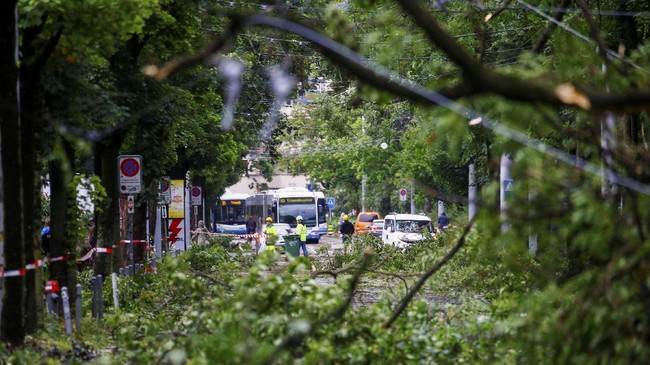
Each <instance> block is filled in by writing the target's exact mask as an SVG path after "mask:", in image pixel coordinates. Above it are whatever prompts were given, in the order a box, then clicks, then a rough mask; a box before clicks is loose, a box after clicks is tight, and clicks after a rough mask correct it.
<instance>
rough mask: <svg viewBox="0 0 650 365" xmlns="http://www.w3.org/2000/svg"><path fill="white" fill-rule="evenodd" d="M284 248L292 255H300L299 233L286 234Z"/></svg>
mask: <svg viewBox="0 0 650 365" xmlns="http://www.w3.org/2000/svg"><path fill="white" fill-rule="evenodd" d="M284 250H285V251H286V252H287V253H288V254H289V255H291V256H294V257H296V256H300V236H299V235H297V234H290V235H286V236H284Z"/></svg>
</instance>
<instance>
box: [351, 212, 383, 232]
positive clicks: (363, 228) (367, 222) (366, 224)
mask: <svg viewBox="0 0 650 365" xmlns="http://www.w3.org/2000/svg"><path fill="white" fill-rule="evenodd" d="M375 219H381V216H380V215H379V213H377V212H361V213H359V214H358V215H357V219H356V221H355V222H354V233H370V226H372V221H374V220H375Z"/></svg>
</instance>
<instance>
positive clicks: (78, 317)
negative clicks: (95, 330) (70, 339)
mask: <svg viewBox="0 0 650 365" xmlns="http://www.w3.org/2000/svg"><path fill="white" fill-rule="evenodd" d="M76 288H77V300H76V301H75V308H74V309H75V326H76V327H75V328H76V329H77V331H79V329H80V328H81V284H77V286H76Z"/></svg>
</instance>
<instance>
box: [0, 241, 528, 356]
mask: <svg viewBox="0 0 650 365" xmlns="http://www.w3.org/2000/svg"><path fill="white" fill-rule="evenodd" d="M452 235H453V234H452ZM449 238H451V237H449ZM369 240H371V238H370V237H367V238H366V239H365V240H364V239H361V238H360V239H359V240H356V241H355V242H354V243H353V244H352V247H351V250H350V253H347V254H343V253H339V254H336V255H335V256H334V257H333V260H332V263H331V264H328V263H327V262H325V261H323V262H321V261H314V262H313V263H310V262H307V261H305V260H304V259H302V258H301V259H297V260H291V262H289V263H285V262H284V257H281V256H280V257H274V256H272V255H271V256H266V255H264V256H260V257H259V259H258V260H254V256H249V255H242V254H241V253H240V251H239V250H234V251H228V250H226V249H224V248H223V247H222V246H221V245H220V244H214V245H212V246H210V247H207V248H199V249H192V250H190V251H189V252H187V253H186V254H185V255H183V256H182V257H181V258H179V259H166V260H165V262H164V264H163V265H162V266H161V267H160V268H159V273H158V274H147V275H138V276H136V277H133V278H130V277H121V278H120V279H119V280H120V283H119V290H120V292H119V293H120V294H119V298H120V309H119V310H114V309H111V308H110V304H111V301H105V303H106V305H108V306H109V308H107V309H106V319H105V323H103V324H99V325H98V324H97V323H95V322H91V321H90V320H84V323H83V328H82V330H81V331H80V332H78V333H76V334H75V337H74V341H78V342H79V343H80V344H81V345H78V346H81V347H83V348H87V349H90V350H91V351H90V353H91V354H94V355H93V356H96V357H98V358H99V359H98V361H100V362H102V363H103V362H107V363H116V364H117V363H124V362H134V363H151V362H158V361H162V362H163V363H185V362H186V361H189V363H193V364H203V363H206V364H207V363H214V362H215V361H217V362H220V363H233V364H235V363H264V362H265V360H266V359H268V357H269V356H270V355H271V353H272V352H273V351H274V349H275V348H276V347H277V346H278V345H279V343H280V342H281V340H282V339H283V338H285V337H286V336H289V335H291V334H295V333H300V332H301V331H303V332H308V331H311V335H310V336H308V337H307V338H305V340H304V342H301V343H294V344H292V345H291V346H289V347H288V348H286V349H283V351H281V352H280V353H279V357H278V358H277V359H276V360H277V362H278V363H287V362H291V361H294V360H295V361H297V360H299V359H300V361H301V363H309V364H318V363H323V362H325V363H368V362H369V361H370V362H373V363H395V362H398V363H427V362H438V363H449V364H452V363H458V362H459V361H464V362H484V361H491V360H494V361H500V360H503V361H506V360H508V359H514V358H515V356H516V355H517V352H508V351H503V352H501V350H500V349H498V348H496V347H494V340H495V338H500V337H501V336H502V335H500V334H499V333H498V332H495V331H494V329H495V326H496V325H497V323H498V322H499V321H498V313H497V312H498V310H497V309H496V307H494V306H493V305H491V304H490V302H492V301H503V300H504V299H505V298H507V297H508V295H510V294H512V293H514V292H517V291H521V289H522V288H525V287H526V285H527V284H528V283H526V282H525V281H523V280H524V279H521V278H520V280H521V281H520V282H517V283H512V282H511V279H509V278H508V275H507V274H504V271H502V270H500V268H501V267H500V265H498V264H497V265H496V266H493V267H492V268H491V269H485V268H484V269H483V270H481V272H482V273H483V274H482V275H488V276H489V277H490V280H491V284H489V285H476V284H474V285H472V284H471V283H472V282H474V283H476V280H473V279H471V278H472V277H475V274H476V273H477V271H475V269H476V267H477V266H475V265H468V264H467V263H468V262H471V258H470V256H469V255H465V254H464V255H462V256H463V257H461V258H460V261H459V264H458V265H453V266H451V267H447V268H445V270H444V272H441V275H440V276H439V277H438V276H436V277H435V278H434V279H435V280H433V281H432V282H431V283H430V286H429V288H428V289H426V290H425V291H424V292H423V293H421V295H420V296H419V297H418V299H417V300H416V301H415V302H413V303H411V305H410V306H409V307H408V309H407V311H406V312H405V313H404V314H403V315H402V317H401V319H400V320H398V321H397V322H396V323H395V324H394V325H393V326H392V327H391V328H389V329H384V328H382V325H383V324H384V322H385V321H386V319H387V318H388V317H389V316H390V314H391V312H392V311H393V310H394V307H395V304H396V301H397V300H398V299H399V298H401V296H403V295H404V288H403V287H402V281H404V284H408V285H410V283H411V282H412V281H413V279H414V278H415V276H414V275H413V274H414V273H417V272H418V271H420V270H423V269H425V268H427V267H428V266H430V265H431V264H432V263H434V262H435V261H436V260H437V259H438V258H439V257H440V256H441V255H442V254H444V253H445V251H446V250H447V249H449V246H450V245H449V244H447V243H445V242H447V241H448V240H447V239H442V240H440V241H438V242H434V241H431V242H427V243H424V244H422V245H421V246H419V247H415V248H414V249H413V250H411V251H408V252H405V253H402V252H399V251H395V250H393V249H391V248H388V247H381V246H377V245H376V244H374V245H373V243H372V242H369ZM449 241H451V240H449ZM474 241H475V240H474V239H472V240H471V242H472V243H471V244H470V247H473V248H474V249H477V246H476V245H475V243H473V242H474ZM449 243H451V242H449ZM368 244H370V245H371V246H375V249H376V251H375V253H374V255H373V258H372V263H371V265H370V271H369V272H368V273H365V274H362V281H361V284H360V285H359V286H358V287H357V290H356V292H355V294H354V299H353V301H352V306H351V307H350V308H348V309H347V311H346V312H345V313H344V314H342V315H341V316H340V317H339V316H335V317H333V318H332V320H331V321H327V322H325V323H323V322H320V320H321V319H322V318H324V317H326V316H327V315H328V313H330V312H332V311H334V309H336V308H337V307H338V306H340V305H341V304H342V303H343V302H344V300H345V297H346V295H347V294H348V290H349V284H350V281H349V279H350V277H351V276H352V275H354V274H355V270H356V267H357V266H358V263H359V260H360V259H361V256H362V251H364V247H367V245H368ZM415 257H418V259H417V260H415V259H414V258H415ZM312 264H313V265H317V266H318V267H319V269H323V270H333V271H337V270H338V271H340V274H339V275H338V276H337V277H336V278H331V277H329V275H325V274H322V273H321V272H320V271H319V272H316V273H321V274H317V275H316V276H314V275H310V274H311V271H310V270H309V267H310V266H311V265H312ZM341 265H342V266H341ZM493 265H494V264H493ZM341 269H344V270H341ZM405 272H411V273H412V274H411V275H409V274H405ZM391 273H392V274H393V275H402V276H403V277H402V279H398V278H397V277H395V276H391V275H390V274H391ZM81 282H82V283H84V285H85V286H88V285H89V282H88V277H86V276H84V279H82V280H81ZM391 287H392V289H391ZM109 288H110V283H109V282H108V281H107V283H106V284H105V293H104V296H105V298H110V297H111V296H110V295H111V292H110V290H109ZM387 288H388V289H387ZM515 289H517V290H515ZM486 298H487V299H486ZM505 303H511V302H510V301H509V300H507V299H506V301H505ZM85 304H86V305H88V304H89V303H88V302H87V301H86V302H85ZM503 305H504V304H501V306H503ZM499 310H502V309H499ZM57 323H58V324H57ZM311 326H317V327H315V328H313V329H312V328H311ZM61 330H62V328H61V325H60V322H57V321H54V319H53V318H50V322H48V325H47V329H46V330H45V332H43V333H41V334H39V336H38V337H37V338H34V339H32V340H30V341H28V345H27V346H26V348H25V350H24V352H23V351H18V352H4V355H3V356H4V358H3V360H4V361H9V362H11V363H15V364H20V363H28V362H29V361H27V360H25V359H28V358H29V359H31V361H33V360H34V359H37V358H38V359H43V360H44V359H46V358H48V357H50V358H52V359H53V360H57V359H58V360H63V356H74V357H75V359H76V360H77V361H84V360H86V359H85V358H83V357H81V356H85V355H84V354H85V352H82V354H81V355H79V354H77V355H72V353H74V351H72V350H71V348H72V346H73V345H74V344H75V343H76V342H72V343H70V342H68V340H66V339H65V338H64V337H61V336H62V335H61V332H60V331H61ZM506 338H507V337H506ZM54 349H56V350H54ZM57 354H59V355H57ZM21 359H22V360H21Z"/></svg>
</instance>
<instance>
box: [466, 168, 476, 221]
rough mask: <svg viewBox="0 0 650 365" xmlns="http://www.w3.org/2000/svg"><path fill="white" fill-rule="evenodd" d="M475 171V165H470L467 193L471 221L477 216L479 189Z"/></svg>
mask: <svg viewBox="0 0 650 365" xmlns="http://www.w3.org/2000/svg"><path fill="white" fill-rule="evenodd" d="M474 169H475V165H474V164H473V163H472V164H469V190H468V191H467V201H468V202H469V207H468V212H469V220H470V221H471V220H472V219H473V218H474V216H475V215H476V200H477V189H476V175H475V171H474Z"/></svg>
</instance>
